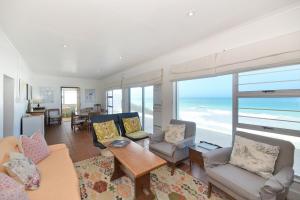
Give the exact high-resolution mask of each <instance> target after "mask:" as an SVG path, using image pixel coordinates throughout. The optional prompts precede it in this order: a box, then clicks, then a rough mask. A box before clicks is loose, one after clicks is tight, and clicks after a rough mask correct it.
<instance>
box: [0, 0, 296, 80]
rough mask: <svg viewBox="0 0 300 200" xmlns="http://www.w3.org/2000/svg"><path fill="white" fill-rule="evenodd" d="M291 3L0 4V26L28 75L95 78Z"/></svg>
mask: <svg viewBox="0 0 300 200" xmlns="http://www.w3.org/2000/svg"><path fill="white" fill-rule="evenodd" d="M297 1H299V0H251V1H249V0H221V1H220V0H147V1H146V0H23V1H20V0H0V26H1V27H2V28H3V30H4V32H5V33H6V34H7V35H8V37H9V39H10V40H11V42H12V43H13V44H14V45H15V47H16V48H17V49H18V50H19V51H20V53H21V54H22V56H23V57H24V59H25V61H26V62H27V64H28V65H29V67H30V68H32V70H33V71H35V72H37V73H44V74H51V75H60V76H62V75H63V76H74V77H85V78H103V77H105V76H108V75H110V74H112V73H115V72H117V71H121V70H124V69H125V68H128V67H131V66H134V65H136V64H138V63H141V62H144V61H146V60H149V59H152V58H155V57H157V56H160V55H162V54H164V53H167V52H170V51H172V50H174V49H176V48H180V47H183V46H185V45H188V44H191V43H193V42H195V41H198V40H200V39H202V38H203V37H206V36H208V35H210V34H215V33H218V32H219V31H222V30H224V29H227V28H230V27H232V26H237V25H239V24H241V23H244V22H246V21H249V20H252V19H255V18H257V17H260V16H262V15H266V14H268V13H270V12H272V11H274V10H276V9H279V8H282V7H285V6H288V5H289V4H291V3H294V2H297ZM189 11H193V12H194V13H195V14H194V16H192V17H189V16H188V12H189ZM65 44H66V45H67V47H64V45H65ZM120 57H122V59H120Z"/></svg>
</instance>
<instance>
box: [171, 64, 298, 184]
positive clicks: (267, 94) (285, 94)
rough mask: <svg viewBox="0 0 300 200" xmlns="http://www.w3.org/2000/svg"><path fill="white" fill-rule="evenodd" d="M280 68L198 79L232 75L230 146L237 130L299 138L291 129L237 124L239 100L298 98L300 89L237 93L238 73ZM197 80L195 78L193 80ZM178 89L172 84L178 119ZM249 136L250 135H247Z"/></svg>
mask: <svg viewBox="0 0 300 200" xmlns="http://www.w3.org/2000/svg"><path fill="white" fill-rule="evenodd" d="M297 64H298V65H299V64H300V63H293V64H289V65H297ZM289 65H282V66H289ZM276 67H280V66H270V67H265V68H259V67H257V69H251V70H246V71H239V72H234V73H224V74H216V75H214V76H211V75H208V76H203V77H199V78H209V77H216V76H219V75H228V74H232V144H233V142H234V137H235V133H236V131H237V129H238V128H242V129H249V130H255V131H263V132H269V133H274V134H279V135H287V136H294V137H300V130H292V129H284V128H276V127H269V126H260V125H253V124H244V123H239V120H238V118H239V101H238V100H239V98H292V97H299V98H300V89H282V90H257V91H239V73H242V72H251V71H255V70H263V69H272V68H276ZM195 79H197V78H195ZM178 90H179V88H178V81H174V82H173V99H174V100H173V102H174V106H173V116H174V117H175V118H176V119H178V111H179V109H178V106H179V105H178V103H179V95H178V94H179V91H178ZM249 134H251V133H249ZM294 181H295V182H298V183H300V175H299V174H295V176H294Z"/></svg>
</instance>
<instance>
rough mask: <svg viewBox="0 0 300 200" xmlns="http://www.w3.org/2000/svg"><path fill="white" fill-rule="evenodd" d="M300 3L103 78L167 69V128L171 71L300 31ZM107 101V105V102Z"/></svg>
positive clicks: (164, 105) (170, 114)
mask: <svg viewBox="0 0 300 200" xmlns="http://www.w3.org/2000/svg"><path fill="white" fill-rule="evenodd" d="M299 19H300V4H296V5H294V6H292V7H290V8H288V9H286V10H282V11H280V12H276V13H273V14H272V15H269V16H265V17H263V18H260V19H257V20H255V21H252V22H249V23H247V24H244V25H241V26H239V27H234V28H232V29H229V30H226V31H224V32H220V33H219V34H216V35H212V36H210V37H207V38H205V39H203V40H201V41H199V42H197V43H195V44H192V45H190V46H188V47H185V48H182V49H178V50H176V51H173V52H171V53H169V54H166V55H162V56H161V57H158V58H155V59H153V60H150V61H148V62H145V63H142V64H140V65H137V66H133V67H132V68H130V69H128V70H126V71H123V72H120V73H118V74H116V75H114V76H111V77H107V78H106V79H103V81H104V82H106V81H108V80H115V79H120V78H121V77H122V76H124V77H126V76H130V75H131V74H137V73H143V72H147V71H151V70H153V69H158V68H163V69H164V76H163V84H162V113H163V116H162V125H163V127H166V125H167V124H168V123H169V120H170V119H171V118H172V117H173V94H172V83H171V82H170V81H169V74H168V72H169V69H170V67H171V66H172V65H175V64H180V63H183V62H187V61H190V60H194V59H197V58H201V57H203V56H207V55H210V54H213V53H217V52H222V51H223V50H225V49H232V48H235V47H239V46H243V45H246V44H251V43H254V42H258V41H262V40H266V39H270V38H274V37H277V36H281V35H284V34H288V33H292V32H296V31H299V30H300V20H299ZM103 102H105V101H104V100H103Z"/></svg>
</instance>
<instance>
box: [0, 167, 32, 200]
mask: <svg viewBox="0 0 300 200" xmlns="http://www.w3.org/2000/svg"><path fill="white" fill-rule="evenodd" d="M0 199H1V200H29V198H28V196H27V194H26V192H25V191H24V186H23V185H21V184H20V183H17V182H16V181H15V180H14V179H12V178H11V177H9V176H7V175H6V174H3V173H0Z"/></svg>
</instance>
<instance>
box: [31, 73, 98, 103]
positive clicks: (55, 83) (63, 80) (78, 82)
mask: <svg viewBox="0 0 300 200" xmlns="http://www.w3.org/2000/svg"><path fill="white" fill-rule="evenodd" d="M32 82H33V99H34V98H35V97H37V96H39V88H40V87H51V88H53V90H54V103H47V104H41V106H45V107H46V108H60V107H61V87H80V96H81V108H85V107H93V106H94V104H88V103H86V102H85V89H96V102H95V103H102V102H101V100H102V99H103V98H102V95H103V89H102V84H101V81H99V80H92V79H80V78H69V77H58V76H45V75H41V74H34V75H33V78H32Z"/></svg>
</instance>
